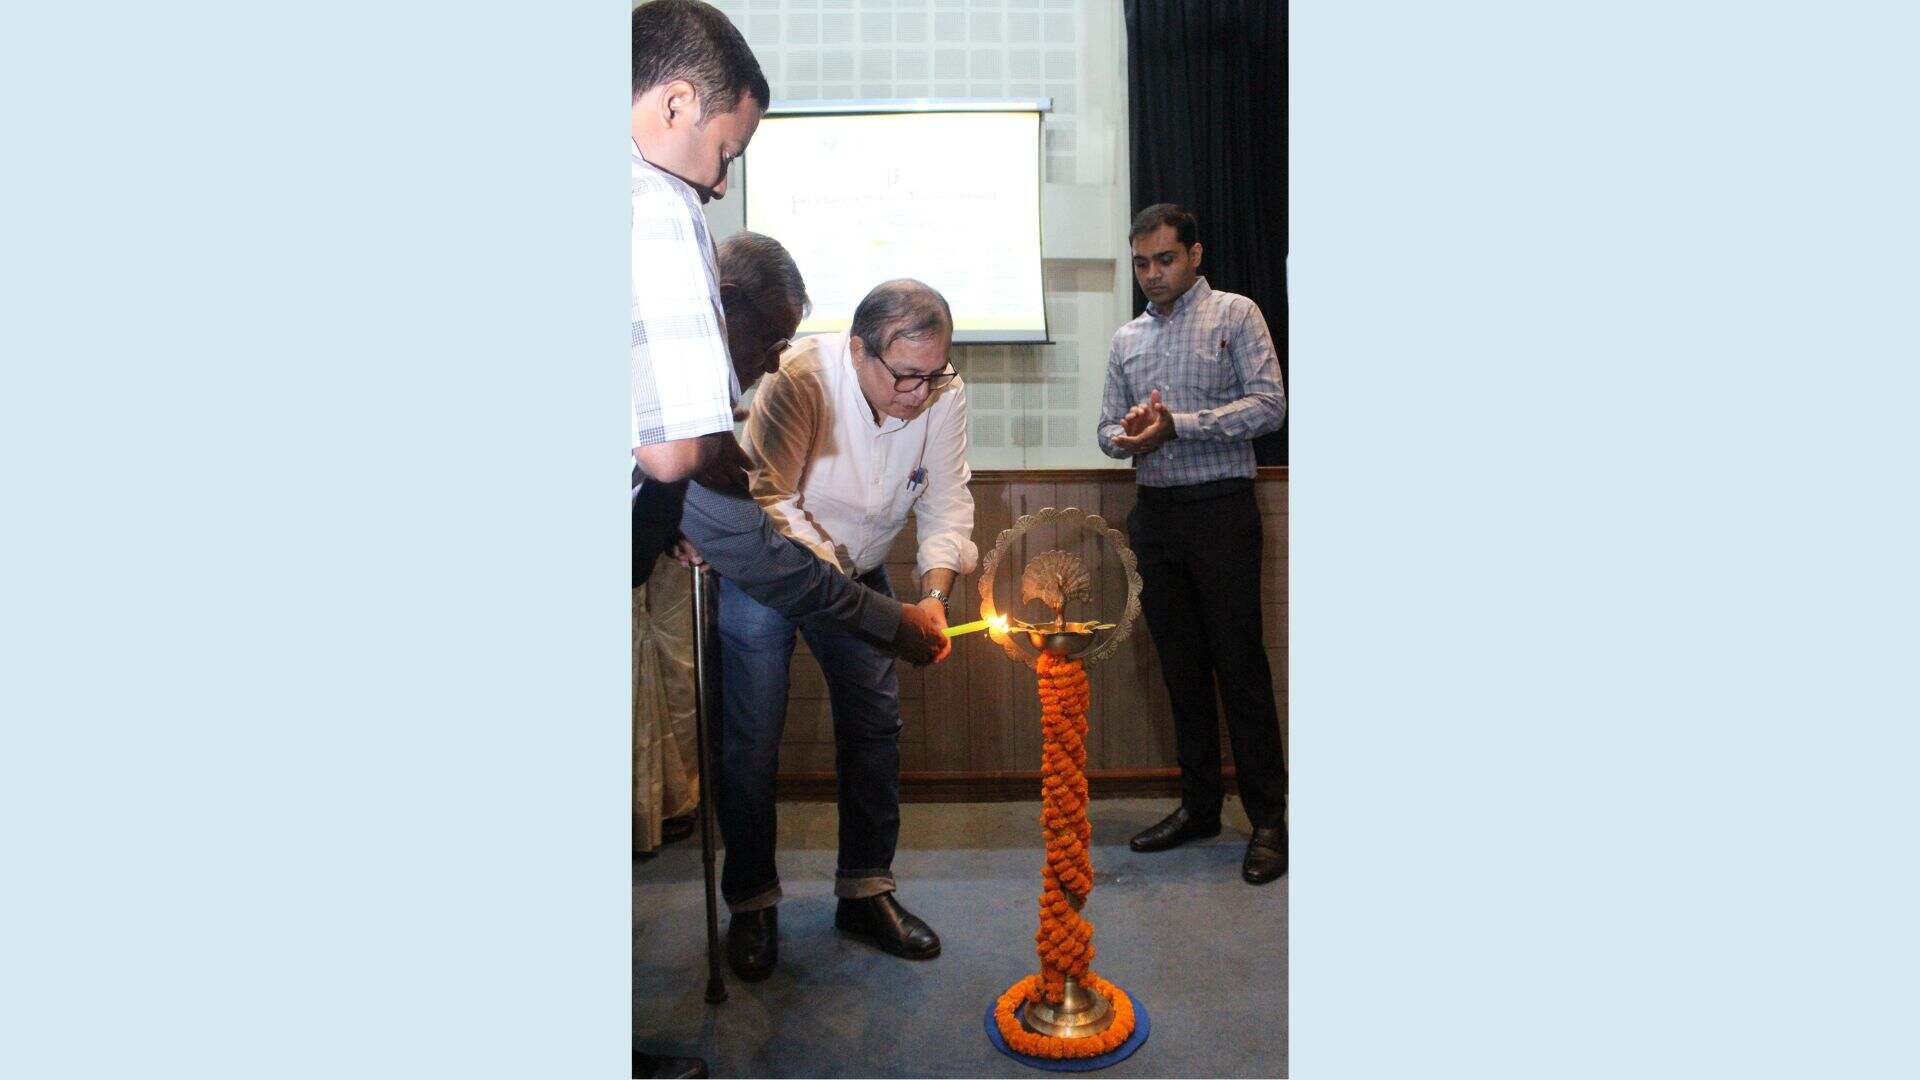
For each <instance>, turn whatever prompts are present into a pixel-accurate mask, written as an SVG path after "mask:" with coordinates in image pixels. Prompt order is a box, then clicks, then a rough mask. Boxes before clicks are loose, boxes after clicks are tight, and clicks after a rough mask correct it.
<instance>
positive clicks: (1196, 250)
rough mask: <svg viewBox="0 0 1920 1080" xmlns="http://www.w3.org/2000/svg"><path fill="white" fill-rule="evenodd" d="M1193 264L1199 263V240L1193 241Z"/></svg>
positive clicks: (1197, 264)
mask: <svg viewBox="0 0 1920 1080" xmlns="http://www.w3.org/2000/svg"><path fill="white" fill-rule="evenodd" d="M1193 265H1195V266H1199V265H1200V241H1198V240H1195V241H1194V242H1193Z"/></svg>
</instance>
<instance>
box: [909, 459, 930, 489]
mask: <svg viewBox="0 0 1920 1080" xmlns="http://www.w3.org/2000/svg"><path fill="white" fill-rule="evenodd" d="M926 483H927V467H926V466H925V465H922V466H920V467H919V468H917V469H915V470H913V471H912V472H910V473H908V474H907V490H908V491H919V490H920V489H921V488H923V487H925V486H926Z"/></svg>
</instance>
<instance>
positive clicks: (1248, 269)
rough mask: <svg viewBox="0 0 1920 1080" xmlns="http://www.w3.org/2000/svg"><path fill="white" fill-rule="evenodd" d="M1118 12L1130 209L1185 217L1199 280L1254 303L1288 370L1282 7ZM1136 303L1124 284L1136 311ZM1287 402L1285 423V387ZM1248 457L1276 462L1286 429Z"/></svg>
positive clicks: (1178, 3)
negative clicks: (1194, 228) (1195, 243)
mask: <svg viewBox="0 0 1920 1080" xmlns="http://www.w3.org/2000/svg"><path fill="white" fill-rule="evenodd" d="M1126 12H1127V98H1128V104H1127V113H1128V116H1127V120H1128V124H1127V127H1128V132H1129V136H1130V145H1131V148H1132V157H1133V170H1132V179H1133V212H1134V213H1139V212H1140V211H1141V210H1142V209H1144V208H1146V207H1148V206H1151V205H1152V204H1154V203H1157V202H1170V203H1179V204H1180V205H1181V206H1184V207H1186V208H1187V209H1188V210H1190V211H1192V213H1193V215H1194V216H1195V217H1196V218H1198V219H1199V222H1200V243H1201V244H1202V245H1203V246H1204V248H1205V251H1204V252H1203V254H1202V260H1201V263H1200V272H1201V273H1202V274H1204V275H1206V278H1207V282H1208V283H1209V284H1211V285H1212V286H1213V287H1214V288H1216V289H1224V290H1225V291H1227V292H1235V293H1240V294H1241V295H1243V296H1246V297H1249V298H1251V299H1252V300H1253V302H1254V303H1256V304H1259V305H1260V310H1261V312H1262V313H1263V314H1265V315H1266V317H1267V329H1268V330H1269V331H1270V332H1271V333H1272V335H1273V344H1274V348H1275V349H1276V350H1277V351H1278V352H1279V354H1280V370H1281V372H1282V373H1283V374H1284V373H1287V372H1288V370H1289V369H1288V366H1287V6H1286V3H1285V0H1126ZM1146 304H1147V299H1146V296H1145V295H1144V294H1142V293H1141V292H1140V288H1139V286H1138V285H1136V286H1134V290H1133V310H1134V312H1135V314H1138V313H1139V312H1141V311H1144V310H1146ZM1287 397H1288V408H1287V415H1288V416H1289V418H1291V416H1292V415H1293V408H1292V397H1293V383H1292V380H1291V379H1289V380H1288V382H1287ZM1290 423H1291V420H1289V424H1290ZM1254 452H1255V454H1256V455H1257V456H1258V458H1259V461H1260V464H1262V465H1284V464H1286V462H1287V426H1286V425H1283V426H1282V427H1281V428H1280V430H1279V431H1276V432H1274V433H1273V434H1272V435H1268V436H1266V437H1264V438H1262V439H1259V440H1257V441H1256V442H1255V443H1254Z"/></svg>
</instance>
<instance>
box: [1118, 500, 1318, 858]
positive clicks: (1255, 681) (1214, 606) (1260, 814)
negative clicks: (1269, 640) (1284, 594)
mask: <svg viewBox="0 0 1920 1080" xmlns="http://www.w3.org/2000/svg"><path fill="white" fill-rule="evenodd" d="M1127 533H1128V539H1129V542H1130V543H1131V544H1132V545H1133V552H1134V555H1135V556H1136V557H1137V558H1138V559H1139V561H1140V581H1141V591H1140V608H1141V611H1142V612H1143V613H1145V615H1146V617H1147V629H1148V630H1149V631H1151V632H1152V634H1153V645H1154V648H1155V650H1157V651H1158V652H1159V654H1160V673H1161V676H1162V677H1163V678H1164V679H1165V680H1166V684H1167V697H1168V698H1169V699H1171V701H1172V705H1173V724H1174V738H1175V743H1174V746H1175V752H1176V754H1177V756H1178V757H1179V761H1180V799H1181V802H1182V803H1184V804H1185V805H1186V807H1187V811H1188V812H1189V813H1191V814H1193V815H1194V816H1196V817H1201V818H1206V817H1215V816H1218V815H1219V813H1220V803H1221V800H1222V798H1223V797H1224V795H1225V792H1224V791H1223V789H1222V787H1221V779H1220V721H1219V715H1220V714H1219V712H1217V711H1216V706H1215V704H1214V692H1215V691H1214V687H1215V684H1216V682H1217V683H1218V686H1219V701H1220V704H1221V705H1222V706H1224V707H1225V710H1226V715H1227V735H1228V737H1229V738H1230V739H1232V741H1233V762H1234V766H1235V769H1236V771H1237V775H1238V777H1239V782H1240V797H1241V799H1242V800H1243V801H1244V802H1245V803H1246V807H1247V817H1248V818H1250V819H1251V820H1252V822H1253V825H1254V826H1255V827H1256V828H1261V827H1269V826H1277V825H1280V824H1282V823H1283V822H1284V820H1285V817H1286V812H1287V763H1286V757H1285V751H1284V750H1283V749H1282V747H1281V743H1280V712H1279V709H1278V708H1276V707H1275V704H1274V698H1273V674H1272V669H1271V668H1270V666H1269V665H1268V664H1267V651H1266V647H1265V644H1264V643H1263V641H1262V640H1261V625H1260V624H1261V619H1260V508H1259V506H1258V505H1257V504H1256V503H1255V502H1254V498H1253V482H1252V481H1250V480H1246V481H1232V480H1228V481H1219V482H1216V483H1212V484H1198V485H1194V486H1193V487H1188V488H1150V487H1142V488H1140V489H1139V501H1138V502H1137V503H1135V505H1134V508H1133V513H1132V514H1131V515H1130V516H1129V517H1128V518H1127Z"/></svg>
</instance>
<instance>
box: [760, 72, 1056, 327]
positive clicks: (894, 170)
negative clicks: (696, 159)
mask: <svg viewBox="0 0 1920 1080" xmlns="http://www.w3.org/2000/svg"><path fill="white" fill-rule="evenodd" d="M1045 107H1046V103H1045V102H1034V101H1026V102H994V103H991V104H987V103H978V102H964V103H962V102H955V103H940V102H925V103H922V102H915V103H911V104H905V103H890V102H851V103H846V104H837V105H832V106H823V105H817V104H810V105H793V106H787V105H782V104H779V103H776V104H775V106H774V108H773V109H771V110H769V111H768V113H767V115H766V118H765V119H764V120H762V121H761V122H760V130H759V132H758V133H757V134H756V135H754V137H753V142H752V143H751V145H750V146H749V147H748V149H747V153H746V156H745V157H744V158H743V159H742V168H743V174H742V175H743V177H744V180H745V184H744V187H745V189H746V191H745V194H746V206H745V215H744V223H745V226H746V228H748V229H751V230H753V231H754V232H760V233H765V234H767V235H768V236H771V237H773V238H774V239H776V240H778V241H780V242H781V243H782V244H784V245H786V248H787V250H788V251H790V252H792V253H793V257H794V261H795V262H796V263H798V264H799V266H800V273H801V275H802V276H804V277H805V278H806V280H807V292H808V293H809V295H811V296H812V298H813V312H812V314H811V315H810V316H809V317H808V318H807V319H806V321H804V322H803V323H801V325H800V332H801V333H803V334H810V333H822V332H829V331H838V330H845V329H846V328H847V326H848V325H849V324H850V323H851V322H852V320H853V309H854V306H855V305H857V304H858V303H859V302H860V298H861V297H863V296H865V295H866V294H867V290H869V289H871V288H873V286H875V285H877V284H879V283H880V282H882V281H885V280H887V279H889V278H897V277H910V278H919V279H920V280H922V281H924V282H926V283H927V284H929V285H932V286H933V287H934V288H936V289H938V290H940V292H941V294H942V295H944V296H945V297H946V298H947V303H948V304H949V305H951V306H952V308H953V320H954V341H955V343H956V344H989V343H996V344H997V343H1011V342H1037V341H1045V340H1047V319H1046V305H1045V303H1044V302H1043V299H1042V294H1041V288H1040V114H1041V111H1042V110H1043V109H1044V108H1045Z"/></svg>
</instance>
